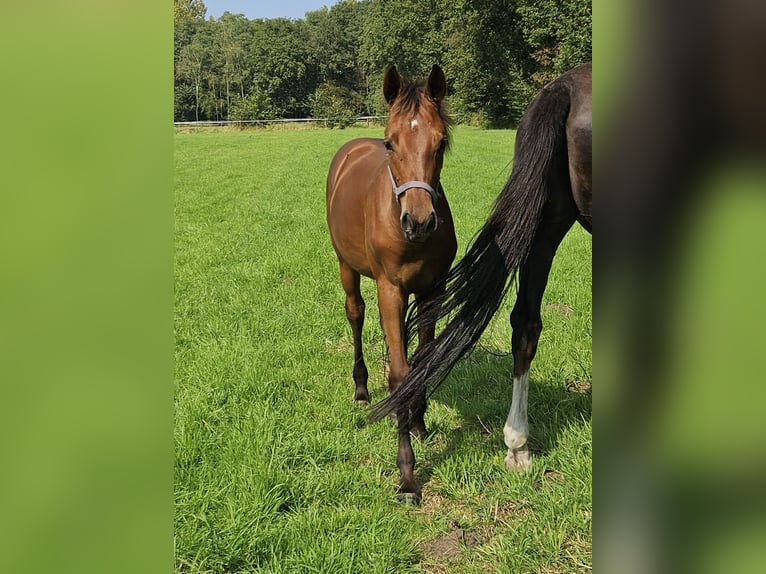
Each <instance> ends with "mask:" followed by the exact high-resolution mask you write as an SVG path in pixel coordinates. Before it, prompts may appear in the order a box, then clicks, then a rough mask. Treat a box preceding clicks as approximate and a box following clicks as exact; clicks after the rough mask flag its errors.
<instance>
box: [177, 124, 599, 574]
mask: <svg viewBox="0 0 766 574" xmlns="http://www.w3.org/2000/svg"><path fill="white" fill-rule="evenodd" d="M380 134H382V128H355V129H348V130H342V131H341V130H332V131H331V130H283V131H282V130H251V131H242V132H221V131H204V132H199V133H177V134H176V136H175V142H176V144H175V145H176V149H175V163H176V170H175V171H176V175H175V188H176V207H175V209H176V228H175V235H176V240H175V246H176V252H175V260H176V264H175V285H176V286H175V289H176V295H175V296H176V302H175V315H176V319H175V331H176V392H175V408H176V414H175V444H176V469H175V500H176V514H175V536H176V568H177V569H178V570H179V571H181V572H248V571H255V570H258V571H264V572H353V573H358V572H446V571H449V572H478V571H487V570H489V571H508V572H562V573H563V572H577V571H585V570H586V569H587V567H588V566H589V565H590V551H591V542H590V540H591V536H590V524H591V470H590V463H591V446H590V445H591V425H590V404H591V403H590V395H589V394H588V393H587V392H583V390H587V389H588V385H589V382H590V379H591V363H592V360H591V341H590V335H591V297H590V292H591V279H590V277H591V264H590V258H591V243H590V237H589V236H588V235H587V234H586V233H585V232H583V231H582V230H580V229H575V230H573V231H572V232H571V233H570V234H569V236H568V237H567V238H566V240H565V242H564V244H562V246H561V248H560V249H559V254H558V256H557V259H556V261H555V262H554V267H553V270H552V272H551V280H550V285H549V288H548V291H547V292H546V296H545V300H544V303H543V305H544V310H543V321H544V323H545V330H544V331H543V336H542V338H541V342H540V348H539V351H538V357H537V359H536V361H535V362H534V364H533V367H532V376H531V388H530V399H529V400H530V407H529V416H530V423H531V427H532V428H531V432H532V437H531V444H532V447H533V450H534V453H535V459H534V463H533V466H532V469H531V471H530V472H529V473H528V474H527V475H524V476H518V475H513V474H509V473H508V472H507V471H506V470H505V468H504V466H503V457H504V455H505V449H504V445H503V441H502V426H503V422H504V421H505V416H506V414H507V411H508V408H509V406H510V396H511V385H510V372H511V369H512V358H511V357H510V356H509V355H507V353H508V351H509V346H510V344H509V338H510V327H509V326H508V314H509V312H510V308H511V306H512V304H513V300H512V298H510V299H509V300H508V301H506V302H505V304H504V307H503V309H502V310H501V312H500V313H498V315H497V317H496V318H495V320H494V321H493V323H492V324H491V326H490V328H489V329H488V331H487V333H486V334H485V336H484V338H483V339H482V342H481V345H480V346H479V348H478V349H477V350H476V351H475V352H474V353H473V354H472V355H470V356H469V357H468V358H467V359H466V360H464V361H463V362H462V363H461V364H459V365H458V366H457V367H456V368H455V370H454V371H453V374H452V375H451V376H450V378H449V379H448V381H447V382H445V384H444V385H443V386H442V388H441V389H440V390H439V392H438V393H437V394H436V396H435V397H434V400H432V401H431V406H430V409H429V412H428V414H427V417H426V421H427V423H428V424H429V425H430V430H431V431H432V436H431V437H430V438H429V439H428V440H427V441H425V442H424V443H416V444H415V452H416V457H417V461H418V462H417V466H416V472H417V473H418V476H419V477H420V480H421V481H422V483H423V494H424V502H423V506H422V507H421V508H411V507H406V506H401V505H399V504H398V503H397V502H396V501H395V497H394V494H395V490H396V485H397V479H398V471H397V469H396V465H395V433H394V431H393V429H392V427H391V425H390V424H389V423H388V422H382V423H380V424H377V425H373V426H367V425H365V424H364V421H365V416H366V411H365V410H362V409H358V408H356V407H355V406H354V404H353V401H352V395H353V382H352V380H351V367H352V359H353V356H352V355H353V353H352V347H351V334H350V329H349V327H348V325H347V322H346V318H345V314H344V311H343V292H342V289H341V286H340V281H339V278H338V271H337V261H336V259H335V255H334V252H333V250H332V247H331V246H330V242H329V237H328V235H327V231H326V225H325V215H324V181H325V178H326V174H327V167H328V166H329V162H330V160H331V158H332V156H333V154H334V153H335V151H336V150H337V148H338V147H340V145H342V144H343V143H344V142H346V141H347V140H349V139H351V138H353V137H358V136H373V137H374V136H378V135H380ZM453 140H454V145H453V148H452V151H451V152H450V153H449V154H448V156H447V158H446V160H445V167H444V170H443V174H442V180H443V184H444V187H445V189H446V191H447V195H448V198H449V201H450V205H451V207H452V210H453V213H454V216H455V221H456V228H457V234H458V241H459V244H460V246H459V248H458V256H460V254H462V253H463V251H464V249H465V246H466V243H467V242H468V241H469V240H470V238H471V237H472V236H473V235H474V233H475V232H476V231H477V230H478V229H479V227H480V226H481V224H482V223H483V221H484V219H485V218H486V215H487V213H488V212H489V209H490V207H491V205H492V202H493V200H494V198H495V196H496V195H497V193H498V192H499V190H500V189H501V187H502V185H503V183H504V181H505V179H506V178H507V175H508V172H509V169H510V160H511V156H512V149H513V141H514V132H512V131H481V130H477V129H470V128H463V127H458V128H456V129H455V131H454V134H453ZM362 288H363V295H364V297H365V299H366V300H367V320H366V322H365V333H364V341H365V345H366V347H365V350H366V359H367V362H368V367H369V369H370V391H371V394H372V398H373V401H377V400H380V399H382V398H383V397H384V396H385V392H386V391H385V388H386V386H385V383H384V380H383V376H382V355H383V347H384V346H383V338H382V334H381V331H380V327H379V323H378V314H377V308H376V304H375V301H376V300H375V290H374V284H373V283H372V282H371V281H363V283H362ZM460 531H462V532H463V533H466V532H467V533H470V534H471V537H464V539H463V541H462V542H460V543H459V544H458V545H457V547H455V548H453V549H452V551H445V550H444V548H443V546H445V545H441V546H439V545H438V544H437V543H438V542H439V541H440V540H446V539H447V538H446V537H447V536H449V535H451V534H453V533H456V532H460Z"/></svg>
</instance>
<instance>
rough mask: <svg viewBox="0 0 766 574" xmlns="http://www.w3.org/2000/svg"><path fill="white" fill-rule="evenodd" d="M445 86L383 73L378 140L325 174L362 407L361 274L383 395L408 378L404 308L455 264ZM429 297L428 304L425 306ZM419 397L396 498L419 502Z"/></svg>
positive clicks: (432, 79) (405, 423) (350, 151)
mask: <svg viewBox="0 0 766 574" xmlns="http://www.w3.org/2000/svg"><path fill="white" fill-rule="evenodd" d="M446 89H447V87H446V82H445V79H444V73H443V72H442V70H441V68H439V67H438V66H434V67H433V69H432V70H431V74H430V75H429V77H428V81H427V82H426V83H425V84H412V83H408V82H405V81H404V80H403V79H402V78H401V76H400V75H399V73H398V72H397V70H396V67H391V68H389V69H388V71H387V72H386V75H385V78H384V80H383V94H384V96H385V98H386V102H387V103H388V107H389V120H388V124H387V126H386V131H385V139H383V140H380V139H371V138H363V139H356V140H353V141H350V142H348V143H347V144H346V145H344V146H343V147H342V148H341V149H340V150H339V151H338V153H337V154H336V155H335V157H334V158H333V160H332V163H331V165H330V172H329V174H328V175H327V225H328V227H329V229H330V238H331V239H332V244H333V247H334V248H335V252H336V254H337V255H338V261H339V262H340V279H341V283H342V284H343V290H344V291H345V292H346V317H347V318H348V322H349V323H350V324H351V331H352V333H353V337H354V370H353V377H354V382H355V384H356V391H355V393H354V399H355V400H356V401H357V402H358V403H367V402H369V399H370V395H369V393H368V390H367V367H366V366H365V364H364V358H363V354H362V325H363V323H364V307H365V304H364V300H363V299H362V295H361V293H360V290H359V281H360V275H364V276H366V277H372V278H373V279H375V282H376V284H377V292H378V308H379V310H380V322H381V326H382V328H383V333H384V335H385V338H386V344H387V346H388V350H389V354H390V366H389V373H388V388H389V391H391V392H393V391H395V390H396V389H397V388H398V387H399V385H400V384H401V383H402V381H403V380H404V378H405V377H406V376H407V373H408V371H409V367H408V365H407V338H406V335H405V328H404V316H405V309H406V308H407V304H408V300H409V296H410V295H411V294H415V295H421V294H424V293H426V292H428V291H430V290H431V288H432V286H433V285H434V283H435V282H437V280H439V279H441V278H443V277H444V276H445V275H446V274H447V271H449V268H450V265H451V264H452V261H453V260H454V258H455V252H456V251H457V241H456V239H455V229H454V227H453V223H452V214H451V213H450V208H449V205H448V204H447V198H446V197H445V195H444V189H443V188H442V186H441V182H440V179H439V176H440V174H441V169H442V162H443V159H444V151H445V149H446V148H447V144H448V142H449V140H448V135H449V132H448V126H449V119H448V117H447V115H446V113H445V110H444V108H443V99H444V96H445V93H446ZM425 300H427V299H425ZM434 325H435V323H429V322H427V321H422V322H421V323H420V325H418V328H417V331H418V343H419V346H422V345H424V344H426V343H427V342H428V341H431V340H433V338H434ZM424 413H425V394H422V396H421V400H419V401H417V400H416V401H414V402H413V404H412V418H410V411H409V410H404V411H402V412H397V413H396V414H397V415H398V422H399V428H398V433H399V450H398V454H397V458H396V462H397V466H398V467H399V470H400V472H401V483H400V497H401V498H403V499H405V500H414V501H417V500H419V497H420V490H419V487H418V484H417V482H416V481H415V478H414V476H413V468H414V464H415V457H414V454H413V452H412V444H411V442H410V429H411V430H412V433H413V434H416V435H418V436H424V435H425V432H426V429H425V422H424V421H423V414H424Z"/></svg>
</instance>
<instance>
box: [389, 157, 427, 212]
mask: <svg viewBox="0 0 766 574" xmlns="http://www.w3.org/2000/svg"><path fill="white" fill-rule="evenodd" d="M388 177H390V178H391V185H392V186H393V188H394V195H395V196H396V201H397V203H399V196H400V195H402V194H403V193H404V192H405V191H407V190H408V189H412V188H413V187H420V188H422V189H425V190H426V191H427V192H428V193H429V194H430V196H431V201H433V202H434V203H436V200H437V199H438V198H439V194H438V193H437V191H436V190H435V189H434V188H433V187H431V186H430V185H429V184H427V183H426V182H425V181H407V182H405V183H403V184H402V185H399V186H397V185H396V180H395V179H394V174H393V172H392V171H391V166H390V165H389V166H388Z"/></svg>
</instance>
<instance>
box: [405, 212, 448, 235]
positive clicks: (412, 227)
mask: <svg viewBox="0 0 766 574" xmlns="http://www.w3.org/2000/svg"><path fill="white" fill-rule="evenodd" d="M401 224H402V231H403V232H404V237H405V239H406V240H407V241H412V242H415V243H422V242H423V241H425V240H426V239H428V238H429V237H430V236H431V234H432V233H433V232H434V231H436V228H437V227H438V226H439V224H438V220H437V218H436V213H435V212H433V211H432V212H431V213H430V214H429V216H428V218H427V219H426V220H425V221H416V220H415V218H414V217H413V216H412V215H411V214H410V213H409V212H404V213H403V214H402V217H401Z"/></svg>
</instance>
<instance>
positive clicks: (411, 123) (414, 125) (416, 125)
mask: <svg viewBox="0 0 766 574" xmlns="http://www.w3.org/2000/svg"><path fill="white" fill-rule="evenodd" d="M410 127H411V128H412V129H413V130H414V129H415V128H416V127H418V120H412V121H411V122H410Z"/></svg>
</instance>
